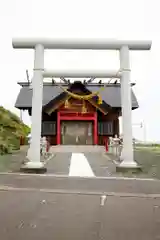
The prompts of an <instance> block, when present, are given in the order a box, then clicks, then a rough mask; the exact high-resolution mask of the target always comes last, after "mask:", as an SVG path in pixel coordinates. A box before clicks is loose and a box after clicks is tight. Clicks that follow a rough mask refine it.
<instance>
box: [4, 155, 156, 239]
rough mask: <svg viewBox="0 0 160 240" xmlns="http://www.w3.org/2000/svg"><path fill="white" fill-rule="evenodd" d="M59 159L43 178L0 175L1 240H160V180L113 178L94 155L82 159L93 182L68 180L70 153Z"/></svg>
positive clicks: (111, 169) (102, 160)
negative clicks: (87, 166) (92, 173)
mask: <svg viewBox="0 0 160 240" xmlns="http://www.w3.org/2000/svg"><path fill="white" fill-rule="evenodd" d="M63 154H64V153H60V154H58V155H57V156H56V157H55V158H53V159H52V160H51V161H49V162H48V163H47V168H48V171H47V173H46V174H42V175H36V174H35V175H32V174H27V175H25V174H19V173H17V174H5V173H3V174H0V233H1V239H3V240H21V239H24V240H25V239H30V240H33V239H34V240H35V239H38V240H42V239H47V240H50V239H57V240H71V239H76V240H85V239H86V240H102V239H104V240H107V239H109V240H117V239H118V240H128V239H129V240H132V239H133V240H135V239H136V240H152V239H159V238H160V181H158V180H141V179H122V178H121V179H120V178H114V177H112V176H113V173H114V171H115V168H114V166H113V165H112V163H111V162H110V161H107V159H106V158H103V157H101V158H100V155H96V153H92V154H91V153H89V155H86V158H87V159H88V162H89V164H90V166H91V168H92V170H93V172H94V174H95V176H94V177H92V178H90V177H83V178H82V177H69V176H68V175H69V168H70V157H71V154H70V153H65V154H64V155H63ZM86 154H87V153H86ZM97 154H98V153H97ZM98 156H99V157H98ZM106 165H107V168H106ZM110 173H111V174H110ZM54 174H57V176H55V175H54ZM102 196H105V201H104V202H103V201H102V198H103V197H102Z"/></svg>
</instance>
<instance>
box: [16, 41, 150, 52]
mask: <svg viewBox="0 0 160 240" xmlns="http://www.w3.org/2000/svg"><path fill="white" fill-rule="evenodd" d="M38 44H41V45H43V46H44V48H45V49H95V50H120V49H121V47H122V46H128V48H129V49H130V50H150V48H151V45H152V41H150V40H116V39H104V38H70V39H69V38H63V39H62V38H61V39H58V38H55V39H47V38H13V39H12V45H13V48H23V49H24V48H26V49H27V48H28V49H30V48H35V46H36V45H38Z"/></svg>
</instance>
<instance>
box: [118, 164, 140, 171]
mask: <svg viewBox="0 0 160 240" xmlns="http://www.w3.org/2000/svg"><path fill="white" fill-rule="evenodd" d="M116 171H117V172H132V173H140V172H142V167H141V166H140V165H138V164H137V163H136V162H133V163H130V162H128V163H124V162H121V163H120V164H119V165H117V166H116Z"/></svg>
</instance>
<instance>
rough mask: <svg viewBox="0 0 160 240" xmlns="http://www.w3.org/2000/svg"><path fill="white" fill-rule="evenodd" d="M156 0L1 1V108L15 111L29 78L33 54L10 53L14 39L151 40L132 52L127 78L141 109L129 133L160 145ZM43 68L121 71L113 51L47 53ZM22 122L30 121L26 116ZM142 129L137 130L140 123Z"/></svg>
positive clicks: (159, 36)
mask: <svg viewBox="0 0 160 240" xmlns="http://www.w3.org/2000/svg"><path fill="white" fill-rule="evenodd" d="M158 2H159V1H158V0H152V1H151V0H121V1H119V0H112V1H107V0H99V1H98V0H96V1H94V0H78V1H77V0H67V1H66V0H41V1H38V0H34V1H33V0H32V1H31V0H5V1H2V0H1V1H0V29H1V35H0V71H1V80H0V82H1V85H0V105H3V106H4V107H6V108H8V109H10V110H12V111H14V112H15V113H17V114H18V115H19V111H18V110H17V109H15V108H14V104H15V100H16V97H17V94H18V92H19V89H20V87H19V86H18V85H17V84H16V83H17V81H24V80H26V75H25V70H26V69H28V70H29V73H30V78H31V77H32V69H33V51H32V50H29V51H28V50H15V49H12V44H11V41H12V37H49V38H54V37H56V38H57V37H82V38H83V37H93V38H96V37H98V38H101V37H102V38H118V39H149V40H150V39H151V40H152V41H153V44H152V49H151V51H146V52H145V51H144V52H131V54H130V55H131V69H132V75H131V80H132V81H134V82H136V86H135V87H134V91H135V93H136V96H137V98H138V101H139V105H140V108H139V109H138V110H135V111H133V112H132V115H133V134H134V136H135V137H137V138H141V139H144V138H146V139H147V140H153V141H160V126H159V124H160V107H159V105H160V60H159V56H160V47H159V42H160V30H159V29H160V27H159V25H158V22H160V14H159V4H160V3H159V4H158ZM45 68H50V69H61V68H63V69H64V68H67V69H72V68H76V69H77V68H79V69H84V68H86V69H87V68H90V69H92V68H93V69H96V68H97V69H109V70H110V69H119V59H118V53H116V52H112V51H109V52H107V51H69V50H68V51H61V50H55V51H51V52H50V51H46V53H45ZM23 120H24V122H26V123H30V119H29V117H28V116H27V114H26V113H23ZM142 121H143V122H144V123H145V128H142V129H140V128H139V126H138V125H135V124H139V123H140V122H142Z"/></svg>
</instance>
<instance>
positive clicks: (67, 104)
mask: <svg viewBox="0 0 160 240" xmlns="http://www.w3.org/2000/svg"><path fill="white" fill-rule="evenodd" d="M64 107H65V108H69V101H68V99H66V101H65V104H64Z"/></svg>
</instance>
